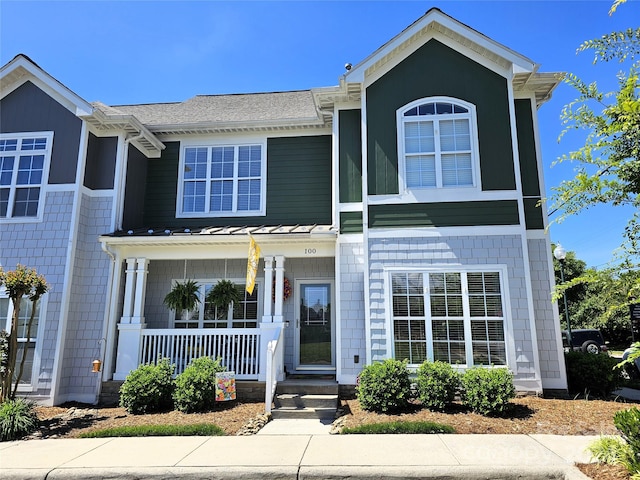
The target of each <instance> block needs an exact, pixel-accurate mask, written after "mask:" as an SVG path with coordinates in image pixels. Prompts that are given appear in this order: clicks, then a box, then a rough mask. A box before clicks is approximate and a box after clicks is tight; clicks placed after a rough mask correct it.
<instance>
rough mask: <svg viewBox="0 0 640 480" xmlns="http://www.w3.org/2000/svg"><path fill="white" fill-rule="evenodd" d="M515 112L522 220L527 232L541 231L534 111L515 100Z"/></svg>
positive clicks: (526, 103)
mask: <svg viewBox="0 0 640 480" xmlns="http://www.w3.org/2000/svg"><path fill="white" fill-rule="evenodd" d="M515 112H516V129H517V132H518V133H517V139H518V156H519V157H520V176H521V178H522V195H523V196H524V218H525V222H526V226H527V229H528V230H532V229H537V230H541V229H543V228H544V220H543V214H542V207H541V206H540V204H539V202H540V200H541V195H540V177H539V176H538V159H537V153H536V139H535V131H534V126H533V115H534V111H533V109H532V108H531V100H529V99H525V100H516V101H515Z"/></svg>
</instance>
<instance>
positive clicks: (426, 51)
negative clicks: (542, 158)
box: [367, 39, 516, 195]
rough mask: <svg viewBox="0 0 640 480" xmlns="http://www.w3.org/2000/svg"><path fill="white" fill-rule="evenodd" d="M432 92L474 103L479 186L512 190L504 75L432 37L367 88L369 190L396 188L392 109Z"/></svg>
mask: <svg viewBox="0 0 640 480" xmlns="http://www.w3.org/2000/svg"><path fill="white" fill-rule="evenodd" d="M433 96H447V97H453V98H457V99H461V100H464V101H467V102H469V103H472V104H473V105H475V106H476V113H477V121H478V136H479V152H480V168H481V185H482V190H484V191H490V190H515V188H516V182H515V171H514V162H513V151H512V142H511V127H510V120H509V119H510V117H509V98H508V89H507V80H506V78H504V77H502V76H500V75H498V74H497V73H494V72H492V71H491V70H489V69H487V68H485V67H483V66H482V65H480V64H478V63H476V62H474V61H473V60H471V59H470V58H467V57H465V56H464V55H462V54H460V53H458V52H456V51H454V50H453V49H451V48H449V47H447V46H446V45H444V44H442V43H440V42H438V41H437V40H433V39H432V40H430V41H429V42H427V43H426V44H425V45H423V46H422V47H420V48H419V49H418V50H416V51H415V52H414V53H413V54H411V55H409V56H408V57H407V58H406V59H405V60H403V61H402V62H400V63H399V64H398V65H396V66H395V67H394V68H393V69H392V70H391V71H389V72H388V73H386V74H385V75H383V76H382V77H381V78H379V79H378V80H376V81H375V82H374V83H373V84H371V85H370V86H369V87H368V88H367V135H368V138H367V148H368V153H367V157H368V158H367V165H368V167H367V168H368V170H367V172H368V173H367V175H368V189H369V194H370V195H388V194H397V193H398V145H397V126H396V111H397V110H398V109H399V108H400V107H403V106H404V105H407V104H408V103H410V102H412V101H414V100H418V99H421V98H427V97H433Z"/></svg>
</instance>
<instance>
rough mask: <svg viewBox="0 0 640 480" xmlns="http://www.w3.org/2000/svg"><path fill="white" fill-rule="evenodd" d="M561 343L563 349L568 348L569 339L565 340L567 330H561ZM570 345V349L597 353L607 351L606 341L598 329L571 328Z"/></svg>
mask: <svg viewBox="0 0 640 480" xmlns="http://www.w3.org/2000/svg"><path fill="white" fill-rule="evenodd" d="M562 345H563V346H564V347H565V350H567V349H569V341H568V340H567V331H566V330H563V331H562ZM571 346H572V350H577V351H582V352H585V353H593V354H598V353H600V352H607V351H608V350H609V348H608V347H607V342H605V341H604V338H602V333H600V330H597V329H595V328H594V329H591V328H578V329H575V330H573V329H572V330H571Z"/></svg>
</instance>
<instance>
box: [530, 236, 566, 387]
mask: <svg viewBox="0 0 640 480" xmlns="http://www.w3.org/2000/svg"><path fill="white" fill-rule="evenodd" d="M527 244H528V248H529V264H530V266H529V268H530V269H531V286H532V289H533V304H534V309H535V312H536V333H537V337H538V350H539V352H540V370H541V376H542V382H543V386H544V387H546V385H545V383H544V382H545V379H546V380H558V379H559V378H560V371H561V369H562V368H564V360H563V359H561V358H559V352H558V347H557V334H558V330H559V327H558V323H557V320H556V319H555V318H554V305H553V303H552V302H551V289H552V286H551V282H550V280H549V270H550V268H551V265H549V260H548V259H549V256H548V251H547V248H548V244H547V242H546V240H529V241H528V242H527ZM549 388H557V385H553V386H551V387H549Z"/></svg>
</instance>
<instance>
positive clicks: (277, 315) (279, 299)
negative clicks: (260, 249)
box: [273, 255, 284, 323]
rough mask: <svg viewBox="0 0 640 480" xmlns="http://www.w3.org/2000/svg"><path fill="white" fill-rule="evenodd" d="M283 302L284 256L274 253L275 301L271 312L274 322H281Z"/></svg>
mask: <svg viewBox="0 0 640 480" xmlns="http://www.w3.org/2000/svg"><path fill="white" fill-rule="evenodd" d="M283 303H284V256H283V255H276V302H275V312H274V314H273V321H274V322H280V323H281V322H283V321H284V317H283V316H282V304H283Z"/></svg>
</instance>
